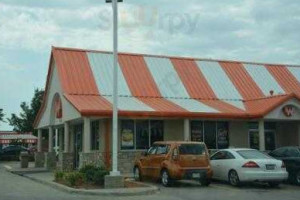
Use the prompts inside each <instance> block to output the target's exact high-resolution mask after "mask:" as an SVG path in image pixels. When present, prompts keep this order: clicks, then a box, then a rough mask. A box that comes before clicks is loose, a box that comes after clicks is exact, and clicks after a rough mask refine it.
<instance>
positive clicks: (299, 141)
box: [298, 122, 300, 146]
mask: <svg viewBox="0 0 300 200" xmlns="http://www.w3.org/2000/svg"><path fill="white" fill-rule="evenodd" d="M298 146H300V122H298Z"/></svg>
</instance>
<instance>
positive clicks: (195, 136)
mask: <svg viewBox="0 0 300 200" xmlns="http://www.w3.org/2000/svg"><path fill="white" fill-rule="evenodd" d="M191 141H195V142H203V122H202V121H191Z"/></svg>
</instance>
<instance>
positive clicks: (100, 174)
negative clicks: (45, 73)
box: [93, 170, 108, 185]
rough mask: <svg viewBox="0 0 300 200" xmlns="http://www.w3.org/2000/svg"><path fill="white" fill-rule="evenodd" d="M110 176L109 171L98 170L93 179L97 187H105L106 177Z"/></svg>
mask: <svg viewBox="0 0 300 200" xmlns="http://www.w3.org/2000/svg"><path fill="white" fill-rule="evenodd" d="M106 175H108V171H106V170H97V171H96V172H95V174H94V177H93V182H94V183H95V184H96V185H103V184H104V176H106Z"/></svg>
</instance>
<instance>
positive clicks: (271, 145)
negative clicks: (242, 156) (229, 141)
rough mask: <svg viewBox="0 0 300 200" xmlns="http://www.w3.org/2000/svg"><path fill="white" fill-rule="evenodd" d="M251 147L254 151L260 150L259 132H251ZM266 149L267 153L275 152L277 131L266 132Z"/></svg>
mask: <svg viewBox="0 0 300 200" xmlns="http://www.w3.org/2000/svg"><path fill="white" fill-rule="evenodd" d="M249 146H250V148H252V149H259V133H258V130H250V131H249ZM265 147H266V150H267V151H271V150H274V149H275V148H276V140H275V131H272V130H266V131H265Z"/></svg>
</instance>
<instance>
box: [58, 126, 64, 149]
mask: <svg viewBox="0 0 300 200" xmlns="http://www.w3.org/2000/svg"><path fill="white" fill-rule="evenodd" d="M63 134H64V133H63V132H62V131H59V133H58V136H59V152H64V151H63V149H64V143H63V140H64V135H63Z"/></svg>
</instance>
